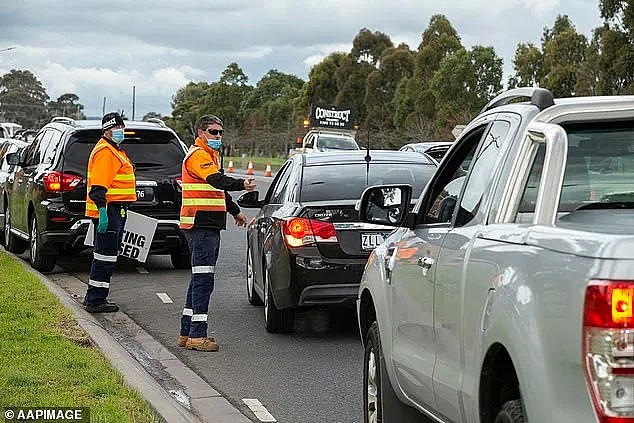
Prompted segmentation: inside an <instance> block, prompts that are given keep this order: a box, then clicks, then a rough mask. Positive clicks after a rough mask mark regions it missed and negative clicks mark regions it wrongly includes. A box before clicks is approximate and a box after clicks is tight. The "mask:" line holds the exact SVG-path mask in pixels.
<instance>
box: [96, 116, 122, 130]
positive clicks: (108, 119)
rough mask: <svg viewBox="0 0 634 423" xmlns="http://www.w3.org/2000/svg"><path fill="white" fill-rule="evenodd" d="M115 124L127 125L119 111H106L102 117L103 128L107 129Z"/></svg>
mask: <svg viewBox="0 0 634 423" xmlns="http://www.w3.org/2000/svg"><path fill="white" fill-rule="evenodd" d="M115 126H125V123H123V118H122V117H121V115H120V114H119V113H117V112H112V113H106V114H105V115H104V116H103V119H101V130H102V131H107V130H108V129H110V128H113V127H115Z"/></svg>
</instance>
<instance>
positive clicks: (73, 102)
mask: <svg viewBox="0 0 634 423" xmlns="http://www.w3.org/2000/svg"><path fill="white" fill-rule="evenodd" d="M78 101H79V97H78V96H77V95H76V94H73V93H66V94H62V95H61V96H59V97H58V98H57V100H56V101H49V102H48V105H47V107H48V112H49V113H50V115H51V116H69V117H72V118H73V119H85V115H84V113H83V110H84V106H83V105H82V104H80V103H77V102H78Z"/></svg>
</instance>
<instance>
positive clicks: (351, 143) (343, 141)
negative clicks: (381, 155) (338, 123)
mask: <svg viewBox="0 0 634 423" xmlns="http://www.w3.org/2000/svg"><path fill="white" fill-rule="evenodd" d="M317 147H318V148H319V149H327V150H358V149H359V146H358V145H357V143H356V142H355V140H354V139H352V138H346V137H329V136H327V135H320V136H319V139H318V141H317Z"/></svg>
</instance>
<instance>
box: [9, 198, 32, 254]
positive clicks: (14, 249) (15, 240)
mask: <svg viewBox="0 0 634 423" xmlns="http://www.w3.org/2000/svg"><path fill="white" fill-rule="evenodd" d="M27 247H28V244H27V243H26V242H25V241H24V240H23V239H21V238H19V237H18V236H16V235H15V234H14V233H12V232H11V212H10V209H9V207H8V206H7V209H6V210H5V212H4V248H6V250H7V251H9V252H11V253H15V254H22V253H23V252H25V251H26V248H27Z"/></svg>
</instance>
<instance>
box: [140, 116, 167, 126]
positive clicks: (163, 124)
mask: <svg viewBox="0 0 634 423" xmlns="http://www.w3.org/2000/svg"><path fill="white" fill-rule="evenodd" d="M145 121H146V122H150V123H156V124H157V125H159V126H161V127H163V128H167V125H166V124H165V122H164V121H163V119H159V118H148V119H146V120H145Z"/></svg>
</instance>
